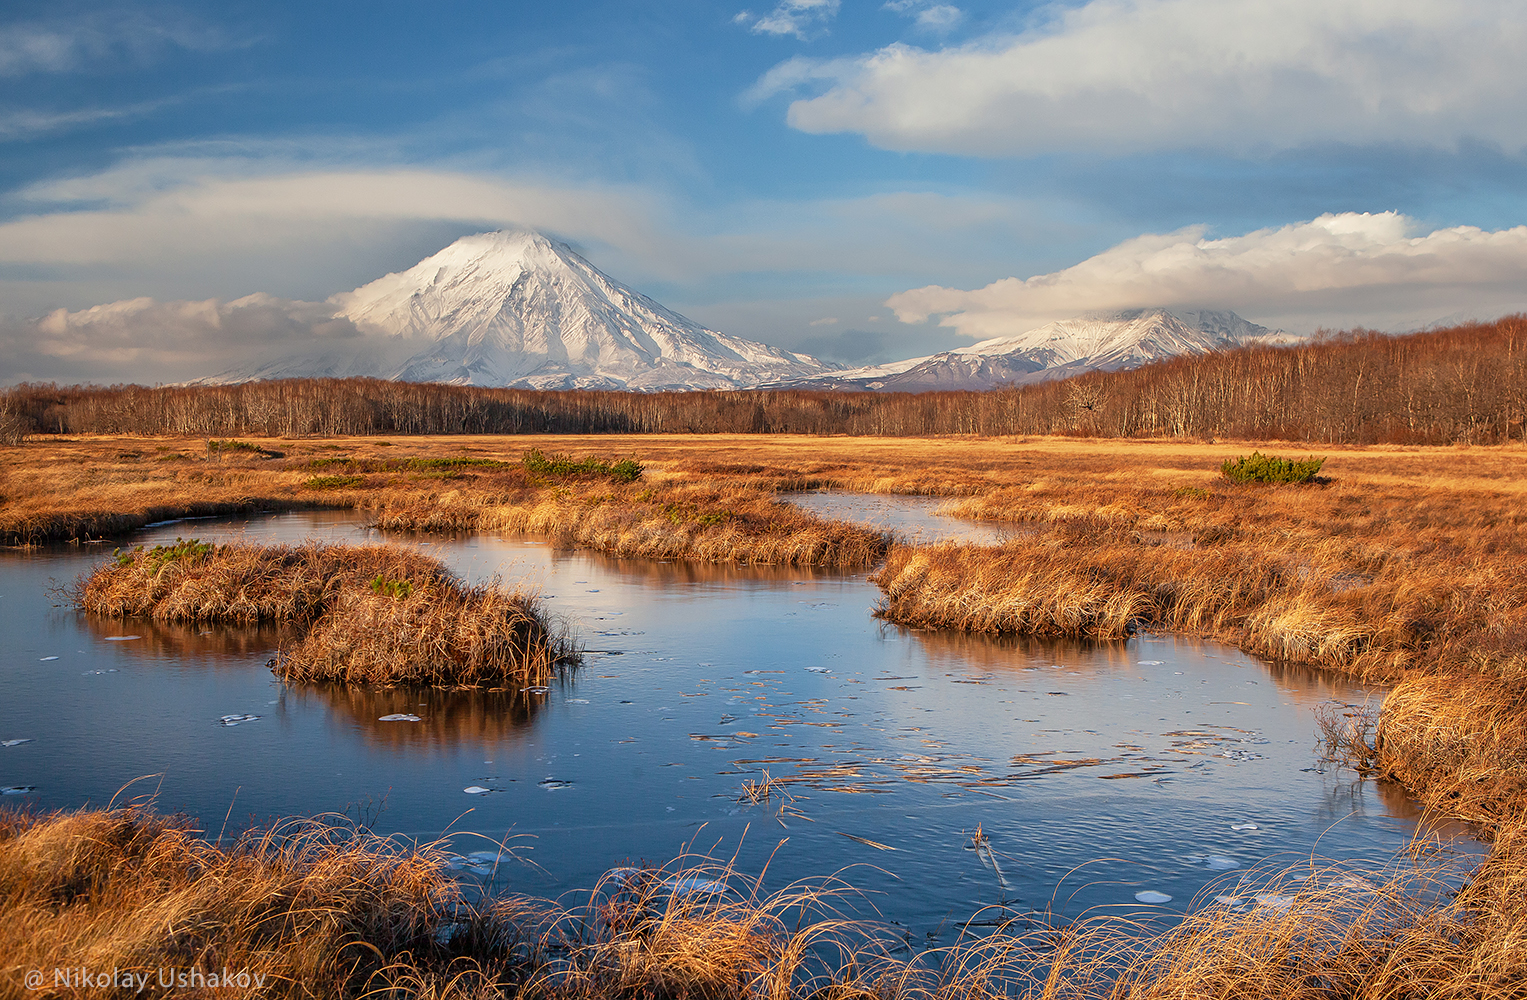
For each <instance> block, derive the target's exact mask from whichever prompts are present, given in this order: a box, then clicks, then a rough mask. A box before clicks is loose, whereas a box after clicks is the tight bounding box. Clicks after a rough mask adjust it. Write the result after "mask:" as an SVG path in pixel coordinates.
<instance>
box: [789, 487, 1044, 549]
mask: <svg viewBox="0 0 1527 1000" xmlns="http://www.w3.org/2000/svg"><path fill="white" fill-rule="evenodd" d="M784 499H786V500H789V501H790V502H791V503H793V504H795V505H796V506H798V507H802V508H804V509H806V510H809V511H811V513H813V514H815V515H817V516H818V517H826V518H831V519H833V520H837V521H850V522H852V523H854V524H859V525H863V526H864V527H866V528H875V529H878V530H881V531H889V532H891V533H893V534H894V535H895V536H896V538H897V540H898V541H903V542H911V543H922V544H928V543H932V542H966V543H969V544H974V545H997V544H1000V543H1001V542H1003V541H1005V540H1007V539H1009V538H1012V537H1013V536H1014V535H1016V534H1018V533H1019V529H1018V528H1017V527H1016V526H1014V525H1010V524H1002V523H1000V522H997V521H967V520H964V519H963V518H958V517H952V516H950V515H948V514H941V513H939V511H941V510H944V509H946V508H948V507H950V506H951V505H953V504H955V503H957V502H958V501H957V500H951V499H950V498H948V497H904V496H883V495H879V494H870V493H844V492H840V491H838V490H818V491H815V492H811V493H791V494H788V495H786V496H785V497H784Z"/></svg>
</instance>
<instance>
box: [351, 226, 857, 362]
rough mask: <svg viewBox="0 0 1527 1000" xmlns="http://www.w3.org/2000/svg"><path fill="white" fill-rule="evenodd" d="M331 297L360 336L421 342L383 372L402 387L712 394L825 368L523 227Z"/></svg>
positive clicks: (468, 242) (471, 241)
mask: <svg viewBox="0 0 1527 1000" xmlns="http://www.w3.org/2000/svg"><path fill="white" fill-rule="evenodd" d="M330 302H332V303H333V304H334V305H335V306H336V307H337V310H338V314H339V315H341V316H344V317H346V318H348V319H349V320H351V321H352V322H353V323H354V324H355V325H356V326H357V327H358V328H359V329H360V330H361V331H363V332H364V333H367V334H370V335H372V336H376V337H381V338H386V339H388V340H389V341H391V342H393V343H396V342H398V341H402V342H408V343H412V344H417V345H419V349H417V353H415V354H413V356H412V357H409V358H408V360H407V361H406V362H404V363H403V364H402V365H401V366H400V367H398V368H397V369H396V370H395V371H393V372H391V373H390V374H391V377H393V378H398V379H403V380H406V381H411V382H452V383H456V384H462V385H491V386H523V387H528V388H538V389H553V388H555V389H562V388H569V389H570V388H600V389H625V388H629V389H649V390H650V389H669V388H672V389H711V388H730V387H735V386H743V385H755V384H757V383H759V382H767V381H774V380H776V379H780V378H789V377H792V376H800V375H808V374H815V373H819V372H822V371H823V370H825V368H826V367H827V366H824V365H823V364H822V363H821V362H819V361H817V360H816V359H815V358H811V357H808V356H806V355H801V354H792V353H789V352H787V351H782V350H778V349H776V348H773V347H768V346H766V345H764V344H759V343H754V342H753V341H749V340H742V339H739V338H737V337H728V336H726V335H725V334H722V333H718V332H717V331H715V330H709V329H706V328H705V327H703V326H701V325H699V324H698V323H695V322H694V321H693V320H690V319H687V318H685V317H683V316H681V315H679V314H678V313H676V312H674V311H673V310H671V309H667V308H665V307H663V306H662V305H659V304H658V303H657V302H654V301H653V300H652V299H649V298H648V297H647V296H645V295H642V294H640V293H639V292H635V291H632V290H631V289H630V288H627V287H626V286H625V285H622V284H621V283H620V282H618V281H616V280H614V279H613V278H611V277H609V276H608V275H606V274H604V273H603V272H601V271H600V270H599V269H598V268H596V267H594V265H592V264H590V263H589V262H588V261H586V260H584V259H583V258H582V257H580V256H579V255H578V254H577V253H575V252H574V251H573V250H572V248H570V247H568V246H567V245H566V244H563V243H558V242H556V241H555V240H551V239H548V238H546V237H545V236H542V235H541V234H539V233H533V232H526V231H504V232H495V233H481V234H478V235H476V236H467V237H464V238H462V239H459V240H457V241H456V242H455V243H452V244H451V245H450V246H448V247H446V248H445V249H444V250H441V251H440V252H439V253H437V254H435V255H433V256H431V257H428V258H426V259H424V260H422V261H420V262H419V263H418V264H415V265H414V266H413V267H411V268H409V269H408V270H406V271H402V272H400V273H397V274H389V275H387V276H386V277H383V278H378V279H377V280H376V281H373V282H371V283H369V284H366V285H362V286H361V287H360V288H357V289H356V290H355V291H353V292H346V293H344V294H341V295H336V296H334V297H333V298H332V299H330Z"/></svg>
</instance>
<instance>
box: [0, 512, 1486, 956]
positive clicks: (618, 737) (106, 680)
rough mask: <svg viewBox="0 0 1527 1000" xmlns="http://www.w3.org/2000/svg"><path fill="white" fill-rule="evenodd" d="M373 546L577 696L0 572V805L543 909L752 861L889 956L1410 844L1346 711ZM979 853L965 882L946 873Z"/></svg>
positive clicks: (317, 529)
mask: <svg viewBox="0 0 1527 1000" xmlns="http://www.w3.org/2000/svg"><path fill="white" fill-rule="evenodd" d="M177 535H183V536H186V537H191V536H196V537H199V538H202V539H207V540H213V539H215V540H219V541H226V540H231V539H235V538H246V539H249V540H259V541H295V540H300V539H306V538H310V537H316V538H321V539H327V540H333V541H340V540H344V541H373V540H378V536H377V535H376V534H375V533H368V532H367V531H366V530H365V529H364V528H363V527H362V526H361V522H360V519H359V518H358V517H357V516H355V515H349V514H332V513H298V514H287V515H280V516H273V517H269V518H263V519H257V520H251V521H248V522H229V521H210V520H209V521H191V522H180V523H175V524H168V525H162V526H158V527H152V528H148V529H145V530H143V531H141V532H139V533H138V534H137V535H136V536H134V537H133V538H132V539H131V541H132V542H133V543H137V542H144V543H148V544H153V543H155V542H159V541H166V540H171V539H173V538H175V537H176V536H177ZM391 540H394V541H399V542H403V543H405V544H413V545H418V546H420V547H421V548H423V549H425V550H427V551H429V552H431V553H433V554H435V555H437V556H438V557H440V558H442V559H444V560H445V561H446V562H447V563H449V564H450V565H451V566H452V567H453V568H455V569H456V570H457V571H458V572H459V573H461V574H462V575H463V576H465V577H467V578H469V579H473V580H478V579H482V578H485V577H490V576H492V575H494V574H496V573H501V574H503V575H504V576H505V577H506V578H510V579H512V578H516V577H519V576H521V575H527V576H529V577H531V578H532V579H533V580H534V581H536V582H537V583H538V584H539V585H540V586H541V587H542V588H543V590H544V592H545V594H546V595H547V603H548V605H549V606H550V608H551V609H552V610H553V611H555V612H556V613H558V614H561V615H564V616H566V617H567V618H568V619H570V620H571V621H572V622H573V623H574V625H575V626H576V628H577V629H578V630H579V632H580V634H581V635H582V637H583V640H584V642H585V645H586V646H587V647H588V649H589V651H590V652H589V654H588V656H587V660H586V664H585V666H584V667H583V668H582V669H581V670H579V671H578V672H577V674H576V675H575V676H574V677H573V678H572V679H571V680H570V681H569V682H567V683H565V684H562V685H558V686H554V687H553V688H552V689H551V690H550V691H549V692H547V693H545V694H540V695H537V694H525V695H520V694H513V695H488V694H463V693H446V692H428V693H424V694H418V693H408V692H360V691H345V690H320V689H298V688H285V687H283V686H282V685H281V684H279V683H278V682H276V681H275V680H274V678H273V677H272V675H271V674H270V672H269V671H268V669H267V668H266V661H267V660H268V659H269V657H270V655H271V648H272V647H273V646H274V644H275V642H276V641H277V640H278V639H279V635H278V633H277V632H276V631H274V630H264V631H255V630H230V629H222V628H206V627H201V628H180V627H167V626H163V625H156V624H152V623H148V622H139V621H130V622H127V623H122V622H115V621H109V620H101V619H94V618H90V617H88V616H85V615H82V614H79V613H77V612H75V611H74V610H72V609H70V608H68V607H66V606H58V601H57V600H56V599H54V598H50V597H49V595H48V588H49V584H50V582H57V583H62V582H67V581H69V580H71V579H73V578H74V577H75V576H76V575H77V574H79V573H82V572H85V571H87V570H89V569H90V568H92V567H93V566H94V565H95V564H96V563H97V562H99V561H100V560H102V559H104V558H106V557H107V555H108V552H107V551H105V550H104V549H103V548H102V547H93V546H85V547H59V548H53V549H47V550H37V551H31V552H19V551H11V552H7V553H6V554H5V555H4V557H3V558H4V562H3V566H4V580H3V585H0V635H3V637H4V643H3V653H0V670H3V671H4V685H5V687H4V692H5V697H4V699H3V702H0V740H4V741H15V740H25V741H27V742H21V743H14V744H12V745H7V746H4V747H0V786H6V787H7V789H8V790H10V791H9V793H8V794H7V795H6V796H5V800H6V801H7V802H11V803H18V804H19V803H22V802H30V803H33V804H35V805H36V806H39V807H44V808H52V807H78V806H81V805H85V804H87V803H90V804H97V805H99V804H105V803H106V802H107V801H109V800H110V799H111V798H112V797H113V795H115V794H117V792H118V790H119V789H121V788H122V787H123V786H124V785H125V784H127V783H128V782H130V781H132V780H133V779H135V778H138V777H140V776H143V775H151V774H152V775H160V777H155V778H153V779H152V780H151V781H148V782H143V783H140V784H138V785H136V786H134V789H133V792H134V793H136V792H138V791H142V790H145V789H157V792H158V798H157V804H158V808H159V809H160V810H161V811H166V812H169V811H184V812H186V813H189V814H190V815H193V816H196V817H199V818H200V819H201V820H202V821H203V824H204V825H206V826H208V827H210V828H211V829H212V830H213V831H214V832H215V831H216V830H217V828H218V827H219V826H220V825H221V824H222V823H223V821H224V817H225V816H231V817H232V819H231V823H230V826H231V827H233V828H237V827H238V826H240V825H242V824H247V823H248V822H249V821H250V820H251V819H253V820H256V821H259V820H269V819H272V818H276V817H282V816H290V815H310V814H314V813H319V812H324V811H330V810H342V809H345V808H347V807H350V808H351V809H352V811H354V810H355V809H357V808H358V809H362V810H365V809H370V810H371V811H372V812H375V810H376V808H377V807H378V806H379V805H381V804H383V803H385V807H384V808H382V809H381V811H380V813H379V814H378V816H377V818H376V821H375V824H374V825H375V828H376V829H378V830H379V831H383V832H397V833H400V834H404V835H408V836H411V837H419V838H425V839H429V838H433V837H435V836H437V835H438V834H440V833H441V832H442V831H444V830H447V829H451V830H454V831H475V832H477V833H481V834H484V835H487V836H488V837H491V838H494V839H497V838H501V837H504V836H505V835H506V834H509V835H514V836H517V837H518V838H519V839H517V840H515V841H513V843H514V844H515V845H517V850H518V851H519V852H520V853H521V854H522V855H524V856H525V857H527V858H529V859H531V860H533V861H534V862H535V865H529V864H519V863H513V862H511V863H506V864H505V865H503V866H501V868H500V872H499V875H500V877H501V879H502V881H503V882H504V883H505V884H507V885H508V886H510V887H512V888H513V889H515V890H518V891H523V892H530V893H535V894H544V895H553V896H555V895H560V894H562V893H565V892H568V891H571V890H578V889H582V888H587V887H589V886H591V885H593V883H594V882H595V881H596V880H597V879H598V878H599V877H600V875H601V874H602V873H604V872H605V871H607V870H608V869H610V868H612V867H615V866H619V865H624V864H630V863H635V862H638V861H641V860H647V861H655V862H658V863H663V862H667V861H669V860H670V859H672V858H674V857H675V856H677V855H679V854H681V853H683V852H685V851H686V850H696V851H703V852H705V853H708V854H710V855H712V856H713V857H718V858H735V859H736V865H737V867H738V869H739V870H741V871H742V872H745V873H749V874H756V873H758V872H759V871H761V870H762V869H763V867H764V864H765V862H766V861H767V860H768V859H769V857H770V856H771V855H773V861H772V863H771V864H770V867H769V879H768V881H769V884H771V885H776V886H777V885H782V884H784V883H786V882H789V881H791V880H794V879H797V878H802V877H808V876H824V875H830V874H832V873H833V872H836V871H838V870H840V869H849V871H847V872H846V873H845V877H846V878H847V879H848V880H849V881H850V882H852V883H853V884H854V885H856V886H858V887H859V888H861V889H864V890H866V891H868V892H870V893H872V894H874V895H872V896H871V897H870V898H871V899H873V901H874V902H875V904H876V905H877V906H878V907H879V908H880V910H881V911H882V912H883V913H884V914H885V916H886V917H888V918H892V919H895V920H898V921H901V922H903V923H905V924H907V925H908V927H909V928H910V929H911V930H913V931H914V932H915V933H917V934H926V933H927V932H929V931H935V930H936V928H938V927H939V926H940V925H941V924H942V923H943V922H944V921H945V920H946V919H952V920H961V919H964V918H966V917H968V916H969V915H970V914H971V913H972V912H974V911H975V910H976V909H978V908H979V907H981V906H983V905H986V904H992V903H997V902H999V901H1005V902H1007V903H1010V904H1011V905H1012V906H1014V907H1015V908H1018V909H1020V910H1024V909H1030V908H1034V909H1043V908H1045V907H1047V906H1053V907H1054V908H1055V909H1057V910H1059V911H1061V912H1063V913H1077V912H1080V911H1082V910H1084V909H1086V908H1089V907H1093V906H1115V905H1117V906H1121V907H1127V908H1129V909H1132V910H1134V909H1140V908H1141V904H1140V903H1139V902H1137V901H1136V894H1137V893H1141V892H1155V893H1161V894H1164V895H1169V896H1171V897H1172V901H1171V902H1167V903H1164V904H1162V906H1161V907H1160V908H1161V909H1163V910H1167V911H1171V910H1180V909H1182V908H1183V907H1184V906H1185V905H1186V904H1187V903H1188V902H1189V901H1190V900H1191V899H1192V898H1193V897H1194V895H1195V894H1197V893H1199V892H1201V891H1202V890H1203V889H1204V887H1205V886H1207V885H1208V884H1209V883H1211V881H1213V880H1216V879H1224V878H1230V879H1232V880H1233V879H1234V878H1235V874H1236V872H1239V871H1245V870H1247V869H1248V868H1250V867H1251V866H1253V865H1255V864H1258V863H1261V862H1267V861H1271V862H1273V863H1277V864H1284V863H1286V864H1293V863H1296V862H1298V861H1299V860H1301V859H1307V858H1309V857H1310V856H1311V855H1318V856H1321V857H1328V858H1342V859H1345V858H1368V859H1373V860H1375V861H1380V862H1381V861H1383V860H1385V859H1387V858H1390V857H1392V856H1393V854H1394V853H1395V852H1396V851H1397V850H1398V849H1400V848H1401V847H1403V846H1404V845H1405V844H1406V843H1407V842H1408V841H1409V840H1410V838H1411V837H1412V836H1413V835H1414V834H1415V833H1416V830H1417V822H1418V821H1417V818H1416V815H1415V812H1414V810H1413V809H1412V808H1411V806H1410V804H1409V803H1408V801H1407V800H1406V799H1405V798H1404V797H1403V795H1401V794H1399V793H1398V792H1396V791H1393V790H1388V789H1386V788H1384V787H1383V786H1380V785H1377V784H1375V783H1373V782H1370V781H1361V780H1358V779H1357V778H1356V777H1355V776H1354V775H1352V774H1350V773H1347V772H1344V771H1340V770H1335V769H1331V768H1328V767H1322V766H1320V764H1319V761H1318V758H1317V754H1316V749H1315V747H1316V740H1315V724H1314V718H1313V714H1312V713H1313V710H1314V708H1315V707H1316V706H1317V705H1318V704H1320V703H1321V702H1324V701H1327V700H1331V699H1336V700H1339V701H1344V702H1351V703H1361V702H1363V701H1365V700H1366V699H1368V698H1370V697H1374V698H1376V695H1375V694H1372V693H1370V692H1365V691H1363V690H1361V689H1359V688H1356V687H1354V686H1351V685H1348V684H1345V683H1342V682H1339V681H1336V680H1332V679H1331V678H1326V677H1321V676H1318V675H1315V674H1313V673H1309V672H1304V671H1290V670H1286V669H1278V668H1274V667H1270V666H1269V665H1267V664H1264V663H1262V662H1259V661H1257V660H1255V659H1252V658H1250V657H1247V656H1245V655H1242V654H1241V653H1239V652H1237V651H1235V650H1233V649H1227V648H1223V647H1218V646H1214V645H1211V644H1206V643H1201V642H1192V641H1185V640H1180V639H1173V638H1165V637H1142V638H1137V639H1133V640H1130V641H1129V642H1126V643H1117V644H1111V645H1091V646H1088V645H1079V644H1067V643H1047V642H1036V641H1027V642H1025V641H1013V640H1008V641H1002V640H995V639H989V638H985V637H972V636H964V635H949V634H942V633H932V632H915V631H908V630H905V629H901V628H897V627H893V626H887V625H885V624H883V623H881V622H878V621H877V620H875V619H874V618H872V617H871V614H870V611H871V608H872V606H873V605H874V604H875V601H876V599H877V596H878V592H877V590H876V589H875V587H874V586H873V585H872V584H870V583H868V582H867V580H866V579H865V575H864V574H854V575H842V574H824V573H812V572H808V571H799V570H778V569H774V570H771V569H747V568H737V567H712V566H700V565H691V564H682V563H650V562H639V561H626V560H619V559H613V558H609V557H605V556H602V555H598V554H594V553H589V552H581V551H566V550H559V549H557V548H555V547H553V546H551V545H549V544H547V543H545V542H543V541H538V540H535V539H530V538H498V537H488V536H472V537H462V538H454V539H449V540H441V539H439V538H415V537H409V536H405V537H394V538H392V539H391ZM388 715H413V716H417V717H418V718H419V721H417V722H411V721H381V719H382V717H383V716H388ZM239 716H257V718H253V719H248V720H244V721H238V720H237V718H236V717H239ZM224 717H235V719H234V721H236V723H237V724H235V725H225V724H224V723H223V721H222V720H223V719H224ZM765 770H767V771H768V772H769V774H771V775H772V776H773V777H775V778H783V779H789V782H788V784H787V786H786V787H787V788H788V791H789V792H790V794H792V795H793V796H795V801H794V802H793V804H792V806H791V808H792V809H793V810H794V811H795V812H796V813H798V815H791V814H785V815H783V816H780V815H777V814H776V813H775V811H774V810H773V808H772V807H771V806H744V805H742V804H740V803H739V802H738V800H737V799H738V795H739V793H740V791H741V788H742V785H743V782H744V781H756V780H759V779H760V778H761V776H762V772H764V771H765ZM466 789H474V790H480V789H486V791H474V792H468V791H466ZM782 823H783V824H784V825H782ZM978 826H979V828H980V829H981V830H982V831H983V832H984V834H985V835H986V836H987V837H989V848H990V851H989V852H987V851H977V850H973V849H971V844H972V837H973V835H974V834H975V831H976V830H977V828H978ZM745 830H746V835H745V836H744V833H745ZM1431 832H1432V833H1433V834H1436V835H1441V836H1443V837H1445V838H1446V837H1451V836H1455V835H1458V836H1461V833H1460V832H1459V831H1452V830H1445V829H1444V830H1433V831H1431ZM786 838H788V840H787V842H786V843H785V844H784V845H783V847H781V846H780V842H781V840H786ZM867 842H873V843H867ZM455 844H456V849H457V850H460V851H462V852H470V851H477V850H482V849H484V848H491V846H492V845H491V844H489V843H488V842H487V841H481V840H475V839H473V838H470V837H457V839H456V840H455ZM876 844H878V845H883V847H884V848H893V850H887V849H882V847H877V846H875V845H876ZM853 866H861V867H857V868H856V867H853ZM1079 866H1080V867H1079ZM1149 898H1154V897H1149Z"/></svg>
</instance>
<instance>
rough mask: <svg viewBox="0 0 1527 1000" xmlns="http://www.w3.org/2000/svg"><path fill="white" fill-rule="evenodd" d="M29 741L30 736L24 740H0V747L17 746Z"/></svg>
mask: <svg viewBox="0 0 1527 1000" xmlns="http://www.w3.org/2000/svg"><path fill="white" fill-rule="evenodd" d="M30 742H32V740H31V738H30V737H28V738H27V739H24V740H0V747H19V746H21V744H23V743H30Z"/></svg>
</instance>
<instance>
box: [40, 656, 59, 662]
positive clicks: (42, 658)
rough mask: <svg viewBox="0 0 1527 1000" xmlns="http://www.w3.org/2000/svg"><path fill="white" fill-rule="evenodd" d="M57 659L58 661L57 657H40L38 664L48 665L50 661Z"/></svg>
mask: <svg viewBox="0 0 1527 1000" xmlns="http://www.w3.org/2000/svg"><path fill="white" fill-rule="evenodd" d="M56 659H58V657H56V656H42V657H38V659H37V662H38V663H47V662H48V661H49V660H56Z"/></svg>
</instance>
